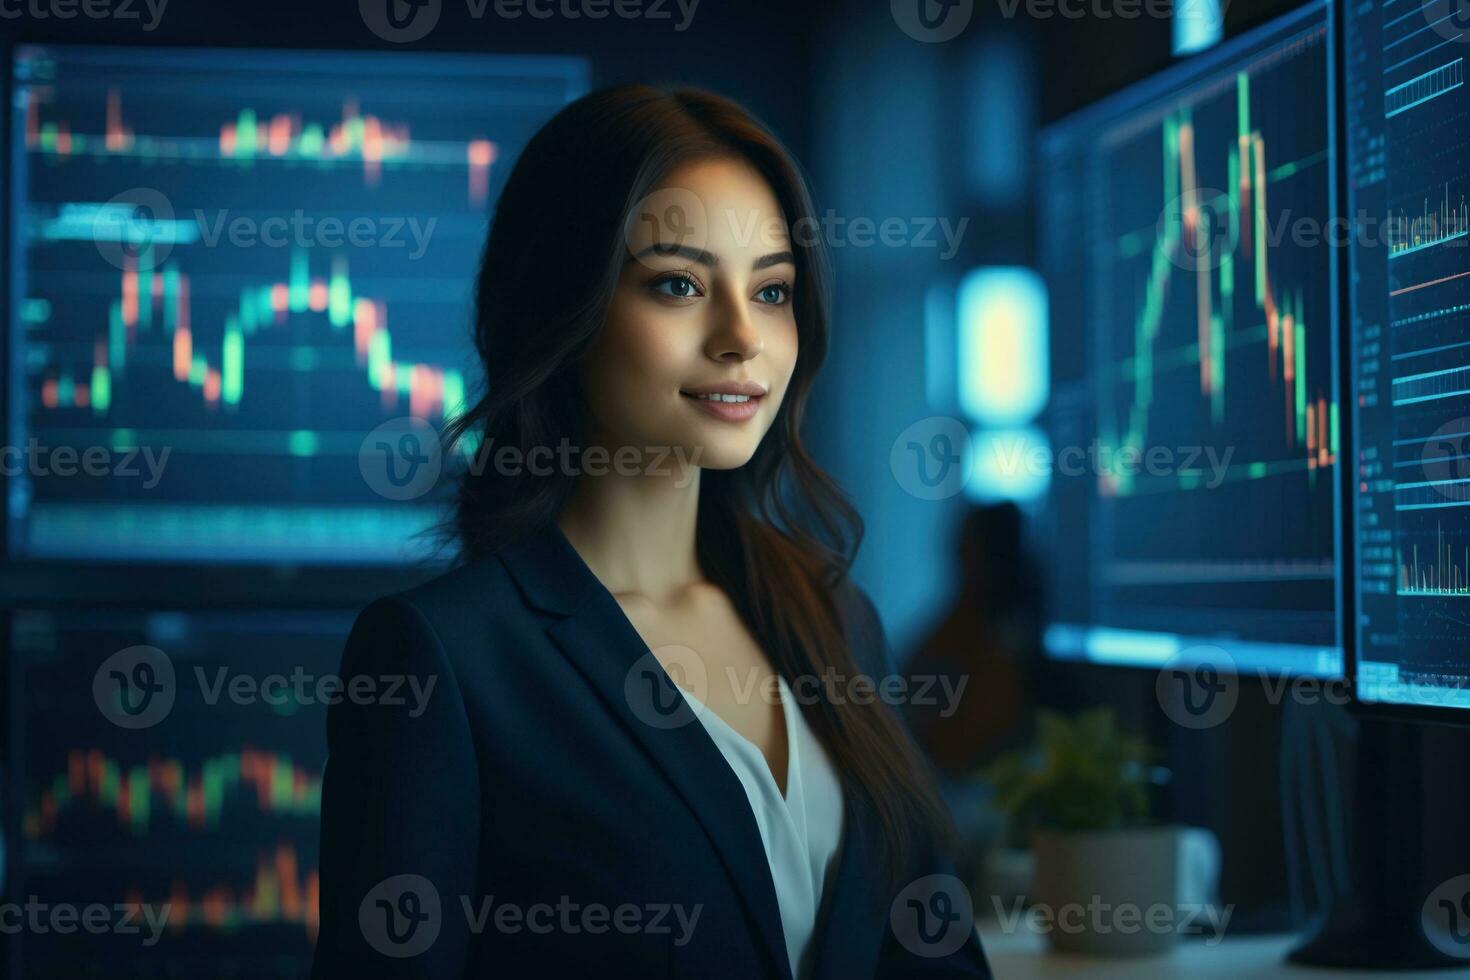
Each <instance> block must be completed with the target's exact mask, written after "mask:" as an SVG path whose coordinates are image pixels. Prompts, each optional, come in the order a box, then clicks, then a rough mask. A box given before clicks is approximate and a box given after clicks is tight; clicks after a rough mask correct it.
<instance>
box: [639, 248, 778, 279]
mask: <svg viewBox="0 0 1470 980" xmlns="http://www.w3.org/2000/svg"><path fill="white" fill-rule="evenodd" d="M648 255H664V256H668V255H676V256H679V257H680V258H685V259H688V260H689V261H691V262H695V263H698V264H699V265H702V266H707V267H708V268H711V269H713V268H714V267H715V266H717V265H719V264H720V259H719V257H718V256H716V255H714V254H713V253H711V252H710V251H709V250H707V249H703V248H695V247H693V246H692V245H677V244H673V243H663V242H654V243H653V244H652V245H646V246H644V247H643V248H641V249H639V250H638V251H637V252H635V253H633V255H632V256H631V257H630V258H629V261H632V260H634V259H642V258H644V257H645V256H648ZM783 262H790V263H791V264H792V265H795V264H796V256H795V255H794V254H792V253H791V251H790V250H787V251H784V252H772V253H770V254H769V255H762V256H761V257H760V258H758V259H756V260H755V261H754V262H752V263H751V264H750V268H751V270H752V271H755V272H759V271H760V270H761V269H769V268H770V267H771V266H773V265H780V264H781V263H783Z"/></svg>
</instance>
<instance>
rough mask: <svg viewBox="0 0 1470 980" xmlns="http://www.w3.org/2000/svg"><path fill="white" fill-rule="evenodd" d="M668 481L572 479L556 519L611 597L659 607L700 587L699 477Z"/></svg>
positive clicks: (616, 476)
mask: <svg viewBox="0 0 1470 980" xmlns="http://www.w3.org/2000/svg"><path fill="white" fill-rule="evenodd" d="M667 468H668V469H669V470H670V471H671V472H672V473H674V474H675V475H673V476H655V475H650V474H647V473H642V472H640V473H638V474H636V475H626V474H620V473H618V472H616V471H611V470H610V471H608V472H606V473H603V474H600V475H597V476H591V475H588V474H583V475H582V476H581V477H579V478H578V481H577V488H576V490H575V492H574V493H573V494H572V499H571V501H570V502H569V503H568V504H567V506H566V507H565V508H564V509H563V510H562V512H561V514H559V515H558V516H557V524H558V525H559V526H560V527H561V530H562V533H563V534H565V535H566V537H567V540H568V541H569V542H570V543H571V545H572V547H573V548H575V549H576V551H577V553H578V554H579V555H581V556H582V560H583V561H584V562H586V563H587V567H588V568H590V569H592V572H593V574H595V575H596V576H597V578H598V579H599V580H600V581H601V582H602V584H603V585H604V586H605V587H606V588H607V590H608V591H609V592H611V593H613V594H614V595H618V594H620V593H623V594H626V593H637V594H639V595H642V596H644V597H646V598H648V599H650V600H652V601H654V602H660V603H662V602H664V601H667V600H668V599H669V598H671V597H673V596H675V595H676V594H677V593H678V592H679V591H680V590H682V589H686V588H688V587H689V586H690V585H693V584H696V583H699V582H703V581H704V573H703V572H701V571H700V568H699V561H698V558H697V556H696V553H695V529H696V527H697V525H698V518H699V470H698V469H697V468H696V469H694V470H693V472H692V474H687V473H686V474H679V471H678V469H677V468H676V467H672V466H669V467H667Z"/></svg>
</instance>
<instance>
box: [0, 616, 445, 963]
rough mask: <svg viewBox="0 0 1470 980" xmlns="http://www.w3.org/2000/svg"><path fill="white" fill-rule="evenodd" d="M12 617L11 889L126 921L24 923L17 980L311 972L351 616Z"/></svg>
mask: <svg viewBox="0 0 1470 980" xmlns="http://www.w3.org/2000/svg"><path fill="white" fill-rule="evenodd" d="M7 618H8V619H9V620H10V626H9V635H8V637H7V647H8V650H7V675H6V677H7V685H6V686H7V698H8V708H7V710H8V716H7V717H8V719H9V726H8V727H9V731H8V738H7V743H6V744H7V753H8V755H7V759H6V781H7V782H6V795H7V798H8V799H9V800H10V801H11V805H10V806H8V807H7V814H6V827H5V831H6V848H5V853H6V858H5V874H6V894H7V895H9V896H10V897H11V899H12V900H13V901H16V902H21V903H24V902H27V901H29V902H30V903H32V904H33V905H34V906H35V907H37V908H39V909H40V910H41V912H40V913H39V914H41V915H43V916H45V915H48V914H50V913H49V911H48V910H50V909H65V908H71V909H73V910H77V911H78V913H80V912H81V911H84V910H87V909H92V910H93V911H92V912H89V913H88V915H96V914H97V912H96V910H98V909H104V908H105V909H107V910H109V911H108V914H109V915H111V916H112V918H111V919H110V920H109V924H110V925H112V926H116V928H105V929H104V928H81V927H80V923H78V928H75V929H70V930H65V931H63V930H58V929H41V930H39V931H37V930H30V929H26V930H21V932H20V934H15V935H11V936H10V937H9V941H8V942H7V943H6V945H5V960H6V964H7V972H6V975H7V976H12V977H100V976H138V977H142V976H157V977H203V976H216V977H225V976H238V977H304V976H306V975H307V974H308V973H309V972H310V964H311V952H312V945H313V943H314V942H315V939H316V932H317V921H318V920H317V898H318V873H317V849H318V838H319V836H320V811H321V780H322V771H323V767H324V766H325V764H326V758H327V744H326V723H325V717H326V712H327V710H328V706H329V705H330V703H331V701H332V700H333V699H339V700H340V699H343V698H345V697H348V696H355V695H353V693H352V692H346V691H344V689H343V688H342V687H341V685H340V683H339V678H338V674H337V671H338V669H339V662H340V660H341V655H342V644H343V642H344V640H345V639H346V636H347V633H348V631H349V629H350V627H351V625H352V616H351V614H350V613H348V612H345V611H337V612H317V611H301V610H295V611H293V610H284V609H267V610H252V611H250V612H246V613H241V612H239V611H230V612H225V611H214V612H182V611H168V610H147V611H136V610H116V611H110V612H105V611H89V612H80V613H79V612H77V611H58V610H41V609H26V610H21V611H18V612H15V613H13V614H9V615H8V616H7ZM141 678H146V679H147V681H148V688H150V689H151V690H146V689H141V688H139V687H138V686H137V685H136V684H132V683H131V682H134V681H137V680H139V679H141ZM402 693H403V696H404V697H405V698H412V697H415V696H419V695H415V694H413V693H412V692H411V691H410V690H409V688H408V686H407V685H404V687H403V692H402ZM421 694H422V692H420V695H421ZM165 906H166V908H165ZM165 913H166V914H165ZM123 915H127V917H128V920H127V922H126V923H123V922H122V921H121V917H122V916H123Z"/></svg>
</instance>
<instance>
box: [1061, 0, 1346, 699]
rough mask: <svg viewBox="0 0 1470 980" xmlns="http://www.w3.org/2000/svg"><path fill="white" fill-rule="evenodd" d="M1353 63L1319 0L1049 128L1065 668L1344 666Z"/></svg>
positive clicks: (1312, 670)
mask: <svg viewBox="0 0 1470 980" xmlns="http://www.w3.org/2000/svg"><path fill="white" fill-rule="evenodd" d="M1330 59H1331V50H1330V43H1329V24H1328V18H1327V15H1326V8H1325V6H1323V5H1313V6H1310V7H1307V8H1304V9H1303V10H1300V11H1298V12H1297V13H1295V14H1291V15H1288V16H1287V17H1285V18H1283V19H1282V20H1279V21H1277V22H1275V23H1273V24H1271V25H1268V26H1266V27H1265V28H1262V29H1259V30H1257V31H1256V32H1254V33H1253V34H1250V35H1246V36H1244V37H1242V38H1239V39H1237V40H1236V41H1234V42H1231V43H1230V44H1228V45H1227V46H1225V47H1223V48H1221V49H1219V50H1217V51H1216V52H1213V53H1211V54H1209V55H1205V56H1202V57H1200V58H1198V59H1196V60H1194V61H1191V62H1189V63H1186V64H1185V65H1182V66H1180V67H1178V68H1176V69H1173V70H1172V72H1171V73H1168V74H1165V75H1163V76H1159V77H1157V78H1155V79H1152V80H1150V81H1148V82H1145V83H1143V84H1142V85H1140V86H1138V87H1136V88H1134V89H1132V90H1129V91H1127V92H1124V93H1121V94H1120V95H1119V96H1116V97H1114V98H1113V99H1111V100H1109V101H1106V102H1104V103H1101V104H1099V105H1098V106H1096V107H1094V108H1092V109H1090V110H1087V111H1086V112H1084V113H1082V114H1079V116H1077V117H1075V118H1073V119H1070V120H1067V121H1064V122H1063V123H1061V124H1059V125H1058V126H1056V127H1054V128H1053V129H1052V130H1050V131H1049V132H1048V133H1047V134H1046V136H1045V139H1044V142H1043V158H1044V161H1045V166H1046V180H1045V184H1044V186H1045V188H1046V190H1045V194H1044V202H1043V206H1042V215H1043V217H1042V237H1043V265H1044V268H1045V270H1046V272H1047V275H1048V277H1049V279H1050V281H1051V284H1052V296H1053V319H1052V333H1053V338H1052V350H1053V351H1054V352H1056V353H1054V355H1053V357H1054V378H1053V393H1054V394H1053V403H1052V406H1051V409H1050V412H1049V417H1050V419H1051V438H1052V440H1053V452H1054V454H1055V456H1056V459H1057V463H1058V467H1057V469H1058V470H1059V471H1060V477H1054V478H1053V483H1052V500H1051V502H1050V507H1049V514H1048V520H1049V522H1050V524H1051V528H1050V531H1051V533H1052V535H1053V536H1054V538H1055V540H1056V542H1057V547H1058V548H1059V549H1069V550H1071V551H1072V552H1073V553H1075V554H1076V555H1077V556H1078V559H1077V561H1076V562H1060V563H1058V564H1057V568H1058V569H1059V572H1058V573H1057V574H1055V575H1054V580H1053V583H1052V588H1051V593H1052V597H1053V599H1052V607H1053V623H1052V626H1051V628H1050V629H1049V632H1048V647H1049V649H1051V651H1052V652H1053V653H1054V654H1055V655H1059V656H1072V657H1078V656H1080V657H1087V658H1090V659H1097V660H1101V661H1118V662H1129V663H1138V664H1156V663H1160V662H1163V661H1167V660H1170V659H1171V658H1175V657H1177V656H1180V655H1181V654H1186V655H1187V652H1188V650H1189V649H1190V648H1191V647H1194V646H1198V645H1201V644H1209V645H1210V646H1211V648H1212V650H1216V649H1223V650H1225V651H1226V652H1227V653H1229V655H1230V656H1231V657H1233V658H1234V660H1235V661H1236V662H1237V663H1238V664H1239V665H1240V666H1241V667H1242V668H1245V667H1247V666H1249V667H1253V668H1254V667H1259V668H1261V669H1269V670H1273V671H1290V672H1294V673H1308V674H1333V673H1336V672H1338V671H1339V670H1340V669H1341V654H1340V652H1339V651H1340V647H1339V637H1338V623H1337V618H1336V615H1335V607H1336V597H1335V588H1336V582H1337V546H1336V543H1337V535H1338V533H1339V532H1340V525H1339V524H1338V520H1339V513H1338V509H1337V500H1338V496H1339V493H1338V489H1337V487H1336V478H1335V476H1334V474H1335V473H1336V472H1337V470H1336V465H1337V460H1338V454H1339V432H1340V426H1339V418H1338V407H1337V399H1336V395H1337V385H1336V369H1335V364H1336V355H1337V345H1336V339H1335V334H1334V329H1333V324H1334V322H1335V317H1336V312H1337V311H1336V308H1335V306H1336V304H1335V282H1336V280H1335V276H1334V269H1333V258H1332V252H1333V248H1332V247H1331V236H1332V235H1334V234H1338V235H1340V234H1341V233H1342V229H1341V228H1340V227H1339V226H1337V225H1335V224H1333V223H1332V222H1331V220H1330V219H1331V218H1332V216H1333V214H1334V210H1333V203H1332V194H1333V187H1334V184H1333V180H1332V170H1333V160H1334V145H1333V144H1334V134H1333V127H1332V123H1331V119H1332V116H1331V108H1332V107H1331V74H1330V70H1331V61H1330ZM1068 453H1070V454H1071V465H1070V466H1068V467H1063V465H1062V464H1064V463H1066V462H1067V454H1068ZM1211 656H1212V657H1213V656H1216V655H1215V654H1213V653H1212V654H1211Z"/></svg>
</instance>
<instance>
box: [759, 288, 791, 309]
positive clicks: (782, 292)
mask: <svg viewBox="0 0 1470 980" xmlns="http://www.w3.org/2000/svg"><path fill="white" fill-rule="evenodd" d="M790 294H791V287H789V286H787V285H786V284H785V283H779V282H773V283H771V284H770V285H769V286H763V287H761V290H760V292H758V293H756V296H758V297H759V298H760V301H761V302H762V303H770V304H771V305H773V306H775V305H778V304H780V303H784V302H786V297H787V296H789V295H790Z"/></svg>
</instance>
